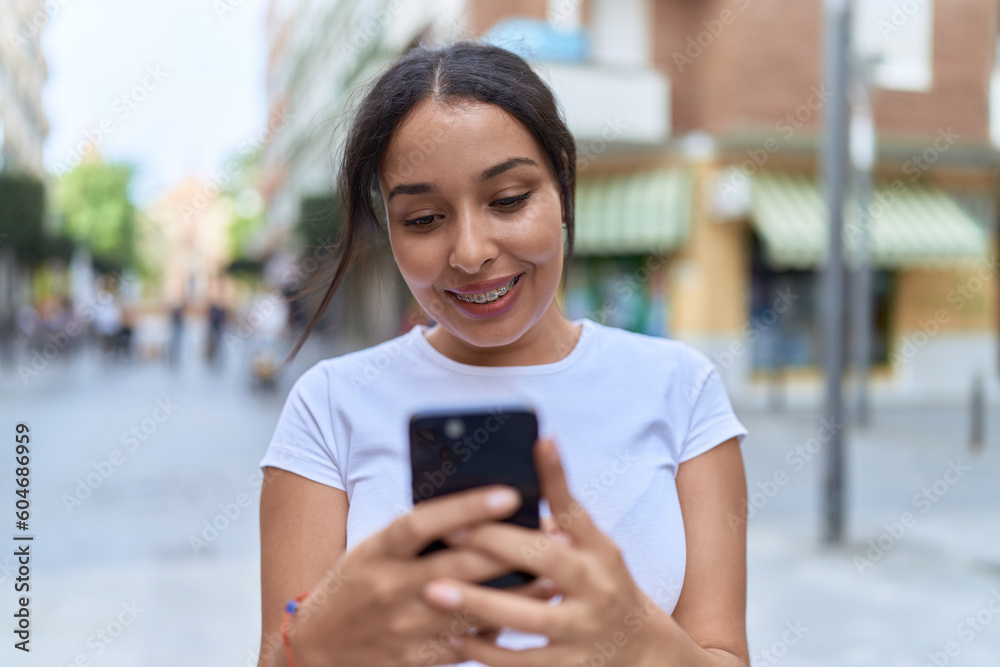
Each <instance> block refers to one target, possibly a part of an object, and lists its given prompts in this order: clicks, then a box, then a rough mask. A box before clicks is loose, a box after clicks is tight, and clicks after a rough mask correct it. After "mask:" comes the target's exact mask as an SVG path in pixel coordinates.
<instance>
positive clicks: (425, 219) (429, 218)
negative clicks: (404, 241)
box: [403, 215, 435, 227]
mask: <svg viewBox="0 0 1000 667" xmlns="http://www.w3.org/2000/svg"><path fill="white" fill-rule="evenodd" d="M434 217H435V216H433V215H424V216H421V217H419V218H413V219H412V220H404V221H403V226H404V227H409V226H410V225H417V226H418V227H426V226H427V225H429V224H431V223H432V222H434Z"/></svg>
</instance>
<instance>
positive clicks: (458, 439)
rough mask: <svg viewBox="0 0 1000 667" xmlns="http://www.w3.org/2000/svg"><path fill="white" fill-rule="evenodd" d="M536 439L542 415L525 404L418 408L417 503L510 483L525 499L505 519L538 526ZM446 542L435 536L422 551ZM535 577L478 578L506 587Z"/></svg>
mask: <svg viewBox="0 0 1000 667" xmlns="http://www.w3.org/2000/svg"><path fill="white" fill-rule="evenodd" d="M537 439H538V419H537V417H536V416H535V411H534V410H533V409H532V408H531V407H530V406H527V405H521V404H518V405H505V406H499V407H482V408H461V409H454V410H433V411H422V412H418V413H417V414H414V415H413V416H412V417H411V418H410V463H411V470H412V473H413V478H412V479H413V484H412V487H413V504H414V505H416V504H417V503H419V502H421V501H424V500H428V499H430V498H435V497H437V496H442V495H445V494H448V493H454V492H456V491H464V490H466V489H471V488H474V487H477V486H486V485H489V484H507V485H510V486H513V487H515V488H517V489H518V490H519V491H520V492H521V498H522V502H521V506H520V507H519V508H518V510H517V512H516V513H514V514H513V515H512V516H510V517H507V518H506V519H502V521H506V522H508V523H513V524H516V525H519V526H524V527H525V528H531V529H535V530H537V529H538V527H539V525H540V524H539V515H538V498H539V490H538V475H537V474H536V472H535V463H534V459H533V458H532V449H533V448H534V446H535V441H536V440H537ZM447 548H448V546H447V545H446V544H445V543H444V542H442V541H441V540H435V541H434V542H431V543H430V544H429V545H427V547H426V548H424V550H423V551H421V552H420V554H419V555H420V556H423V555H425V554H429V553H432V552H434V551H438V550H439V549H447ZM534 578H535V575H534V574H532V573H530V572H522V571H514V572H510V573H507V574H503V575H500V576H499V577H496V578H494V579H490V580H488V581H482V582H478V583H480V584H482V585H484V586H491V587H493V588H508V587H511V586H518V585H520V584H526V583H529V582H530V581H532V580H534Z"/></svg>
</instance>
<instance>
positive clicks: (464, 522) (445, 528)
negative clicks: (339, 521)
mask: <svg viewBox="0 0 1000 667" xmlns="http://www.w3.org/2000/svg"><path fill="white" fill-rule="evenodd" d="M520 504H521V496H520V493H519V492H518V491H517V489H515V488H513V487H510V486H503V485H490V486H487V487H478V488H475V489H469V490H467V491H458V492H456V493H449V494H447V495H444V496H439V497H436V498H431V499H430V500H425V501H424V502H422V503H419V504H418V505H417V506H416V507H415V508H414V509H413V511H412V512H410V513H409V514H405V515H403V516H401V517H399V518H397V519H396V520H395V521H393V522H392V523H391V524H389V525H388V526H386V527H385V528H384V529H382V530H380V531H379V532H378V533H376V534H375V535H374V536H373V537H374V538H375V539H374V540H373V541H372V544H371V545H366V546H367V547H368V548H371V549H372V550H373V552H374V553H372V554H371V555H372V556H375V555H383V556H390V557H392V556H395V557H397V558H407V557H412V556H415V555H417V554H418V553H419V552H420V550H421V549H423V548H424V547H426V546H427V545H428V544H430V543H431V542H433V541H434V540H436V539H439V538H441V537H442V536H444V535H446V534H447V533H450V532H453V531H456V530H458V529H459V528H464V527H466V526H470V525H473V524H476V523H479V522H482V521H486V520H489V519H499V518H504V517H507V516H510V515H511V514H513V512H514V510H515V509H517V507H518V506H519V505H520ZM359 546H360V545H359Z"/></svg>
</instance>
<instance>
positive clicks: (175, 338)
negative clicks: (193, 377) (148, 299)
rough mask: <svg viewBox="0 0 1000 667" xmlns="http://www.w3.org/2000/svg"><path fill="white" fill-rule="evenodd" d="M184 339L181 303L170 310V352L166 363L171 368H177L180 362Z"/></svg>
mask: <svg viewBox="0 0 1000 667" xmlns="http://www.w3.org/2000/svg"><path fill="white" fill-rule="evenodd" d="M183 339H184V303H183V302H181V303H179V304H177V305H176V306H174V307H173V308H171V309H170V351H169V353H168V354H167V363H168V364H169V365H170V367H171V368H177V367H178V366H179V365H180V361H181V345H182V344H183Z"/></svg>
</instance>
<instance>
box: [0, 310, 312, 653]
mask: <svg viewBox="0 0 1000 667" xmlns="http://www.w3.org/2000/svg"><path fill="white" fill-rule="evenodd" d="M203 339H204V324H203V322H201V321H198V320H194V321H191V326H189V327H186V335H185V340H184V349H183V350H182V353H181V356H180V366H179V368H178V369H176V371H172V370H171V369H169V368H168V367H166V366H165V365H155V366H153V365H146V366H141V365H137V366H127V365H107V364H102V363H100V361H101V360H100V359H98V357H97V355H96V354H93V353H91V351H90V350H85V351H82V352H81V354H80V355H79V356H77V357H75V358H73V359H71V360H69V361H68V363H66V362H64V360H62V359H56V360H55V361H53V362H52V363H51V365H50V366H49V367H48V368H46V369H45V370H44V371H42V372H41V373H40V374H39V375H38V376H37V377H32V378H31V379H30V381H29V384H28V386H25V385H24V384H23V383H22V382H21V381H20V379H19V378H18V377H17V374H15V373H11V372H9V371H6V370H5V372H4V373H3V374H0V423H2V424H4V425H5V427H6V428H8V429H9V430H10V431H11V433H9V434H8V442H13V438H12V436H13V433H12V431H13V427H14V425H15V424H16V423H18V422H22V421H23V422H25V423H27V424H28V425H29V426H30V427H31V433H32V442H33V448H32V461H33V465H32V466H31V501H32V519H31V530H30V534H33V535H34V536H35V541H34V543H33V545H32V570H31V577H32V582H31V583H32V589H31V592H32V597H31V612H32V617H33V619H32V642H31V654H30V656H28V655H25V654H22V653H21V652H20V651H15V650H14V649H13V648H12V646H11V643H12V642H5V645H4V646H3V648H2V649H0V664H5V665H6V664H15V659H14V658H15V657H16V664H24V665H46V666H53V665H100V666H102V667H104V666H107V667H118V666H120V667H139V666H144V665H148V666H150V667H152V666H153V665H156V666H160V667H176V666H177V665H220V666H221V665H225V666H226V667H229V666H232V665H240V666H242V665H256V658H255V657H254V658H253V659H251V658H250V657H249V656H250V655H251V653H252V654H253V655H254V656H256V651H257V647H258V642H259V635H260V582H259V577H260V569H259V568H260V565H259V543H258V539H259V538H258V536H259V533H258V502H259V496H260V478H259V475H258V469H257V462H258V461H259V460H260V457H261V455H262V454H263V451H264V448H265V447H266V445H267V442H268V439H269V437H270V434H271V431H272V430H273V428H274V424H275V422H276V421H277V418H278V413H279V411H280V409H281V405H282V402H283V401H284V397H285V396H286V395H287V393H288V389H289V386H290V382H291V380H293V379H294V377H297V376H298V374H300V373H301V372H302V370H304V368H305V367H306V366H307V364H308V363H309V360H310V359H312V360H315V359H316V357H315V354H314V353H312V349H313V348H312V346H311V344H310V345H307V347H306V348H304V349H303V351H302V353H301V356H300V357H299V358H298V359H297V360H296V362H295V364H294V367H293V369H292V373H291V374H290V375H289V376H285V378H284V380H285V381H284V382H279V383H278V385H277V387H276V389H275V391H273V392H271V393H265V392H260V391H253V390H252V388H251V383H250V378H249V373H248V365H247V364H246V363H244V361H243V359H242V358H241V354H242V352H243V350H241V349H240V347H241V346H240V344H234V345H233V346H232V347H231V348H230V347H226V346H224V347H225V349H224V351H223V355H224V356H223V359H222V366H221V368H218V369H211V368H209V367H208V366H206V365H205V363H204V361H203V359H202V358H201V356H200V353H201V348H202V341H203ZM291 376H294V377H291ZM115 450H117V451H118V452H119V455H118V456H117V457H113V456H112V452H113V451H115ZM7 453H8V454H9V456H5V457H4V459H3V460H2V464H0V471H2V475H0V497H3V498H6V499H8V503H9V506H8V510H9V511H10V512H11V513H12V512H13V509H14V508H13V502H14V493H13V476H14V473H13V466H12V463H13V461H12V460H11V459H12V458H13V455H14V452H13V447H10V448H9V451H8V452H7ZM115 462H117V463H115ZM241 494H245V497H241ZM241 502H242V504H244V505H246V504H247V502H249V505H247V506H245V507H242V506H241V505H240V503H241ZM220 505H221V506H222V507H220ZM237 512H238V514H237ZM227 514H228V516H227ZM220 516H221V518H220ZM206 522H207V523H208V524H209V525H211V524H213V523H214V524H215V525H216V526H221V529H219V530H213V529H212V528H208V529H206ZM227 524H228V525H227ZM14 532H15V531H14V526H13V518H11V522H10V524H9V530H8V533H7V536H6V537H5V538H3V539H4V540H5V541H7V543H8V544H13V542H11V541H10V539H11V537H12V534H13V533H14ZM192 538H195V539H197V540H201V542H197V541H195V542H193V543H192ZM12 552H13V549H12V548H6V547H5V548H4V549H3V550H2V553H4V554H6V556H4V557H0V568H2V569H0V580H2V583H0V590H3V591H5V594H4V595H3V596H0V609H2V613H3V615H4V616H5V617H7V618H10V617H11V614H12V613H13V610H14V603H15V599H14V592H13V586H12V579H13V577H14V576H16V567H17V565H16V559H15V558H14V557H13V556H12V555H11V554H12ZM80 656H83V659H81V657H80ZM84 660H89V662H85V661H84ZM77 661H79V662H77Z"/></svg>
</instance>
